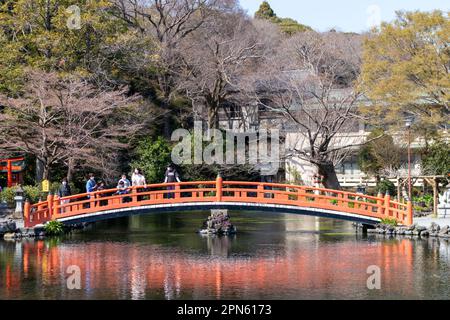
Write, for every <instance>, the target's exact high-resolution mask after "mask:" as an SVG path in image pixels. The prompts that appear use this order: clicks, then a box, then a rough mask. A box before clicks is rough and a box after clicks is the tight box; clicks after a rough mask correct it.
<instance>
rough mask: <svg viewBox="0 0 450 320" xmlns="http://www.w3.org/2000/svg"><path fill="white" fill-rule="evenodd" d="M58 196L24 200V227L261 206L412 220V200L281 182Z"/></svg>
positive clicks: (368, 219)
mask: <svg viewBox="0 0 450 320" xmlns="http://www.w3.org/2000/svg"><path fill="white" fill-rule="evenodd" d="M117 191H118V190H117V189H110V190H104V191H97V192H93V193H89V194H88V193H84V194H77V195H73V196H69V197H63V198H59V197H57V196H52V195H49V196H48V198H47V200H46V201H42V202H39V203H37V204H34V205H30V204H29V203H28V202H26V203H25V210H24V211H25V212H24V219H25V226H26V227H33V226H35V225H37V224H43V223H45V222H47V221H50V220H58V221H61V222H63V223H64V224H76V223H81V222H93V221H99V220H105V219H111V218H116V217H123V216H129V215H134V214H146V213H152V212H161V211H169V212H172V211H193V210H209V209H230V210H257V211H271V212H280V213H297V214H302V215H311V216H320V217H329V218H335V219H343V220H349V221H354V222H360V223H365V224H372V225H373V224H376V223H378V222H380V221H381V219H385V218H389V219H395V220H397V222H398V223H399V224H402V225H411V224H412V220H413V214H412V206H411V203H410V202H408V203H401V202H396V201H392V200H391V199H390V196H389V195H386V196H384V197H383V196H378V197H373V196H367V195H362V194H356V193H352V192H346V191H340V190H331V189H322V188H314V187H307V186H296V185H289V184H279V183H258V182H242V181H223V180H222V178H220V177H219V178H217V180H216V181H196V182H180V183H165V184H151V185H147V186H140V187H131V188H129V189H128V193H126V194H118V192H117Z"/></svg>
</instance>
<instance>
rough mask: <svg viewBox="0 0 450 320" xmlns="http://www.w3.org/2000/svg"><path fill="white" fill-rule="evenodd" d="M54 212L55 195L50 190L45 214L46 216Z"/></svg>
mask: <svg viewBox="0 0 450 320" xmlns="http://www.w3.org/2000/svg"><path fill="white" fill-rule="evenodd" d="M52 213H53V195H52V194H51V193H50V192H49V193H48V195H47V212H46V213H45V214H44V216H45V218H47V214H48V215H50V216H51V215H52Z"/></svg>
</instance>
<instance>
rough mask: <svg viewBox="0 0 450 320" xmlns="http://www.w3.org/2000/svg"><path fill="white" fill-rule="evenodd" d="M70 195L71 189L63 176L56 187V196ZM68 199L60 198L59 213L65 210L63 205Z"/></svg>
mask: <svg viewBox="0 0 450 320" xmlns="http://www.w3.org/2000/svg"><path fill="white" fill-rule="evenodd" d="M71 195H72V191H71V189H70V185H69V182H67V178H64V179H63V180H62V182H61V185H60V186H59V189H58V196H59V198H63V197H69V196H71ZM69 202H70V199H62V200H61V206H62V208H61V213H64V212H65V209H66V208H65V207H63V206H64V205H65V204H67V203H69Z"/></svg>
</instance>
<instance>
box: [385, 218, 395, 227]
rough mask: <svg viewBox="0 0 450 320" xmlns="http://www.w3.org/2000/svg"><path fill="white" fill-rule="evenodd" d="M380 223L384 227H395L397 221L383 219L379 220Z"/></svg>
mask: <svg viewBox="0 0 450 320" xmlns="http://www.w3.org/2000/svg"><path fill="white" fill-rule="evenodd" d="M381 223H382V224H385V225H390V226H397V224H398V223H397V220H395V219H391V218H384V219H381Z"/></svg>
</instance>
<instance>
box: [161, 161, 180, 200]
mask: <svg viewBox="0 0 450 320" xmlns="http://www.w3.org/2000/svg"><path fill="white" fill-rule="evenodd" d="M174 182H181V179H180V175H179V174H178V171H177V170H176V169H175V168H174V167H173V166H172V164H171V163H169V164H168V165H167V170H166V173H165V174H164V183H174ZM174 189H175V186H174V185H171V186H168V187H167V190H174ZM173 197H174V194H173V193H168V194H167V198H168V199H170V198H173Z"/></svg>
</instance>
